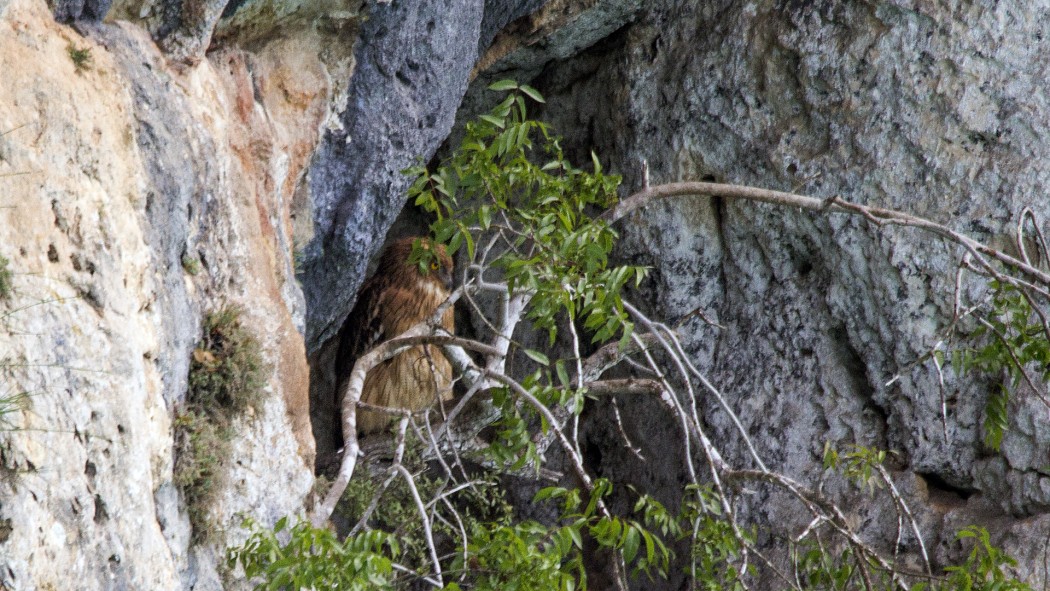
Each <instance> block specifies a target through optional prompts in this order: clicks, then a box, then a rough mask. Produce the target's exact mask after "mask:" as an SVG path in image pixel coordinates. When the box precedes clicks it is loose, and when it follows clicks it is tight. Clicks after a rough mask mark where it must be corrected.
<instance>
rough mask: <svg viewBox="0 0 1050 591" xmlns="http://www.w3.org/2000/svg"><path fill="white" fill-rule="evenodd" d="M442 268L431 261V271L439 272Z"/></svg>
mask: <svg viewBox="0 0 1050 591" xmlns="http://www.w3.org/2000/svg"><path fill="white" fill-rule="evenodd" d="M440 266H441V265H439V264H438V262H437V261H431V262H430V270H431V271H437V270H438V267H440Z"/></svg>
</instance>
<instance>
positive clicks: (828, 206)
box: [598, 182, 1050, 285]
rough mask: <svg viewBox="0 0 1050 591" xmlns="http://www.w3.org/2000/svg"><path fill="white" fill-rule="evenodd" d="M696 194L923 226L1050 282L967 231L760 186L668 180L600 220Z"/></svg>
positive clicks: (889, 211) (611, 221)
mask: <svg viewBox="0 0 1050 591" xmlns="http://www.w3.org/2000/svg"><path fill="white" fill-rule="evenodd" d="M694 195H709V196H711V197H721V198H723V199H739V200H745V201H758V202H761V203H770V204H773V205H780V206H782V207H797V208H800V209H808V210H810V211H817V212H830V213H848V214H851V215H860V216H862V217H864V219H866V220H868V221H870V222H872V223H873V224H875V225H877V226H882V225H884V224H889V225H895V226H909V227H912V228H919V229H922V230H926V231H928V232H932V233H934V234H937V235H938V236H940V237H942V238H945V239H947V240H949V241H951V242H954V243H956V244H958V245H960V246H962V247H964V248H966V249H967V250H969V251H971V252H972V253H974V254H975V255H978V256H975V257H974V258H976V259H977V260H978V261H980V263H981V266H982V267H985V268H989V269H990V268H991V266H990V264H989V263H988V261H987V260H985V258H984V257H982V256H979V255H985V256H988V257H991V258H993V259H995V260H997V261H999V262H1000V263H1002V264H1004V265H1009V266H1011V267H1014V268H1016V269H1018V270H1020V271H1021V272H1023V273H1024V274H1026V275H1028V276H1030V277H1032V278H1034V279H1036V280H1038V281H1040V282H1041V283H1044V284H1048V285H1050V274H1047V273H1046V272H1044V271H1042V270H1040V269H1037V268H1036V267H1034V266H1033V265H1031V264H1029V263H1027V262H1025V261H1023V260H1020V259H1017V258H1015V257H1012V256H1010V255H1008V254H1006V253H1005V252H1002V251H1001V250H998V249H995V248H992V247H990V246H988V245H986V244H984V243H982V242H979V241H977V240H974V239H973V238H970V237H969V236H966V235H965V234H961V233H959V232H956V231H955V230H952V229H951V228H949V227H947V226H945V225H942V224H938V223H936V222H933V221H930V220H928V219H926V218H921V217H918V216H915V215H911V214H907V213H903V212H900V211H897V210H894V209H887V208H883V207H870V206H867V205H860V204H857V203H852V202H850V201H846V200H845V199H842V198H839V197H831V198H829V199H823V200H822V199H816V198H814V197H807V196H805V195H797V194H795V193H786V192H783V191H772V190H769V189H760V188H758V187H747V186H743V185H727V184H722V183H705V182H681V183H667V184H665V185H657V186H655V187H649V188H647V189H644V190H642V191H639V192H638V193H635V194H634V195H631V196H630V197H627V198H626V199H624V200H622V201H620V202H619V203H617V204H616V205H615V206H613V207H612V208H610V209H609V210H607V211H606V212H605V213H603V214H602V215H601V216H600V217H599V218H598V219H600V220H602V221H604V222H606V223H608V224H614V223H616V222H618V221H619V220H621V219H623V218H624V217H625V216H627V215H628V214H629V213H631V212H633V211H635V210H636V209H640V208H643V207H645V206H647V205H648V204H649V203H651V202H653V201H656V200H659V199H666V198H668V197H684V196H694Z"/></svg>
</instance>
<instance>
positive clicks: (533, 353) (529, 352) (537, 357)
mask: <svg viewBox="0 0 1050 591" xmlns="http://www.w3.org/2000/svg"><path fill="white" fill-rule="evenodd" d="M522 352H523V353H525V356H526V357H528V358H529V359H531V360H533V361H535V362H536V363H539V364H540V365H550V364H551V360H550V358H549V357H547V356H546V355H544V354H543V353H540V352H539V351H537V350H535V349H522Z"/></svg>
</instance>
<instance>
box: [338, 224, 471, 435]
mask: <svg viewBox="0 0 1050 591" xmlns="http://www.w3.org/2000/svg"><path fill="white" fill-rule="evenodd" d="M413 240H415V239H414V238H404V239H401V240H398V241H397V242H394V243H393V244H391V245H390V246H388V247H387V249H386V251H384V252H383V255H382V256H381V257H380V259H379V266H378V267H377V268H376V272H375V273H374V274H373V275H372V277H371V278H370V279H368V281H366V282H365V284H364V286H363V287H362V288H361V293H360V295H359V296H358V299H357V303H356V305H355V306H354V309H353V311H351V312H350V315H349V316H348V317H347V319H346V322H345V323H344V326H343V331H342V336H341V338H340V342H339V353H338V355H337V357H336V371H337V373H338V377H339V379H338V384H339V388H338V394H337V395H338V396H342V392H343V389H344V387H345V382H346V380H347V378H348V377H349V375H350V372H351V371H352V370H353V366H354V362H355V361H356V360H357V358H358V357H360V356H361V355H363V354H364V353H367V352H368V351H369V350H371V349H372V348H373V347H375V346H376V345H378V344H380V343H382V342H383V341H385V340H387V339H390V338H392V337H395V336H397V335H399V334H401V333H402V332H404V331H406V330H408V329H409V328H411V327H412V326H413V325H415V324H417V323H418V322H420V321H421V320H425V319H427V318H429V317H430V316H432V315H433V314H434V312H435V311H436V310H437V308H438V306H440V305H441V304H442V302H444V301H445V299H446V298H448V295H449V290H450V289H451V283H452V259H451V258H450V257H449V256H448V254H447V253H446V252H445V248H444V246H442V245H440V244H439V245H437V248H436V253H437V255H438V256H437V260H436V261H435V263H433V264H432V265H431V266H430V267H429V268H428V269H427V272H426V273H423V272H421V270H420V268H419V265H418V264H416V263H409V262H408V259H409V255H410V254H411V253H412V242H413ZM423 244H424V247H427V248H429V247H430V242H429V241H427V240H426V239H424V242H423ZM441 324H442V326H444V327H445V329H447V330H448V331H449V332H452V331H453V328H454V321H453V311H452V309H451V308H450V309H449V310H448V311H447V312H446V313H445V314H444V315H443V316H442V318H441ZM439 397H440V398H441V399H442V400H448V399H449V398H451V397H452V367H451V366H450V365H449V363H448V360H446V359H445V357H444V355H442V353H441V348H440V347H436V346H433V345H423V346H418V347H412V348H411V349H408V350H407V351H404V352H402V353H400V354H398V355H397V356H396V357H394V358H392V359H389V360H387V361H384V362H383V363H381V364H379V365H378V366H376V367H375V368H374V369H372V371H370V372H369V373H368V376H367V377H366V378H365V383H364V388H363V390H362V392H361V400H362V401H364V402H367V403H369V404H375V405H380V406H388V407H393V408H403V409H408V410H422V409H424V408H427V407H428V406H430V405H432V404H434V403H435V402H436V401H437V400H438V398H439ZM389 423H390V416H389V415H384V414H381V413H375V412H369V411H365V410H359V411H358V413H357V430H358V432H359V433H365V434H367V433H374V432H377V431H382V430H384V429H386V428H387V426H388V425H389Z"/></svg>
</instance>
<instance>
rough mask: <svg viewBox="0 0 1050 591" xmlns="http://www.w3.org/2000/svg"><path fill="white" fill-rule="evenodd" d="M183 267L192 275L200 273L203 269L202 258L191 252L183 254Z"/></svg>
mask: <svg viewBox="0 0 1050 591" xmlns="http://www.w3.org/2000/svg"><path fill="white" fill-rule="evenodd" d="M182 269H183V270H184V271H186V272H187V273H189V274H190V275H199V274H200V272H201V270H202V266H201V260H200V259H199V258H197V257H195V256H191V255H190V254H184V255H182Z"/></svg>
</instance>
